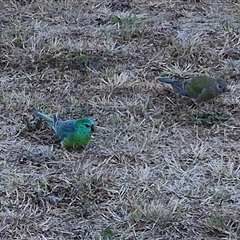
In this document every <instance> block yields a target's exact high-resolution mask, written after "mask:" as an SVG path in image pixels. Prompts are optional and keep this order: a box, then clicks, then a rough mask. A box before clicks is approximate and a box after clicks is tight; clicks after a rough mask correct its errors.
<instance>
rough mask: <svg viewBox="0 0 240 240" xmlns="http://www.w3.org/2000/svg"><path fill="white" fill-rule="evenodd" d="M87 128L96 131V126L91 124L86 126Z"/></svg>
mask: <svg viewBox="0 0 240 240" xmlns="http://www.w3.org/2000/svg"><path fill="white" fill-rule="evenodd" d="M85 127H86V128H90V129H91V131H92V132H93V131H94V125H91V124H87V123H86V124H85Z"/></svg>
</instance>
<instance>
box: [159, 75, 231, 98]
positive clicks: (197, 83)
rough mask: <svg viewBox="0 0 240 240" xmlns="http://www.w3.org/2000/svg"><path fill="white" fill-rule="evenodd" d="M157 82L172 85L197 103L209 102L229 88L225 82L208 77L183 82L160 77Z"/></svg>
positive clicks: (198, 77)
mask: <svg viewBox="0 0 240 240" xmlns="http://www.w3.org/2000/svg"><path fill="white" fill-rule="evenodd" d="M156 80H157V81H160V82H164V83H168V84H171V86H172V88H173V89H174V90H175V91H176V92H178V93H180V94H182V95H183V96H186V97H190V98H191V99H192V100H193V101H195V102H197V103H201V102H205V101H208V100H210V99H212V98H215V97H216V96H217V95H219V94H220V93H222V92H226V91H227V86H228V84H227V82H226V81H225V80H223V79H221V78H212V77H208V76H197V77H193V78H191V79H187V80H183V81H178V80H174V79H170V78H165V77H159V78H157V79H156Z"/></svg>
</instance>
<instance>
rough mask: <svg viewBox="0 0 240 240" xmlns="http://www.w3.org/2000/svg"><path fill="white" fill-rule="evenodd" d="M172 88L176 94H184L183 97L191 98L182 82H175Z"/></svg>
mask: <svg viewBox="0 0 240 240" xmlns="http://www.w3.org/2000/svg"><path fill="white" fill-rule="evenodd" d="M172 88H173V89H174V90H175V91H176V92H178V93H180V94H182V95H183V96H186V97H191V96H190V95H189V94H188V92H187V91H186V90H185V89H184V88H183V84H182V83H181V82H179V81H174V82H173V83H172Z"/></svg>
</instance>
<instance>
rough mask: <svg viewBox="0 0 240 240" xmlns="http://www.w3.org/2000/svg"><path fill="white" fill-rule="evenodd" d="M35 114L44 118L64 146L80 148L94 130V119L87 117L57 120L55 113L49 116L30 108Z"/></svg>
mask: <svg viewBox="0 0 240 240" xmlns="http://www.w3.org/2000/svg"><path fill="white" fill-rule="evenodd" d="M31 112H32V113H34V114H35V115H36V116H38V117H40V118H42V119H44V120H45V121H46V122H47V124H48V125H49V126H50V127H51V128H52V129H53V130H54V132H55V133H56V135H57V136H58V138H59V139H60V140H61V145H62V147H64V148H68V149H69V148H73V149H76V148H80V147H83V146H85V145H87V144H88V143H89V142H90V140H91V136H92V132H93V131H94V121H93V120H92V119H89V118H81V119H77V120H65V121H62V120H59V119H58V117H57V114H54V115H53V117H52V118H51V117H49V116H47V115H45V114H44V113H41V112H39V111H37V110H35V109H32V110H31Z"/></svg>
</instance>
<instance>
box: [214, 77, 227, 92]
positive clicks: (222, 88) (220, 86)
mask: <svg viewBox="0 0 240 240" xmlns="http://www.w3.org/2000/svg"><path fill="white" fill-rule="evenodd" d="M227 86H228V84H227V82H226V81H225V80H224V79H221V78H218V79H216V91H217V92H218V93H221V92H226V91H229V90H228V88H227Z"/></svg>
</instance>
